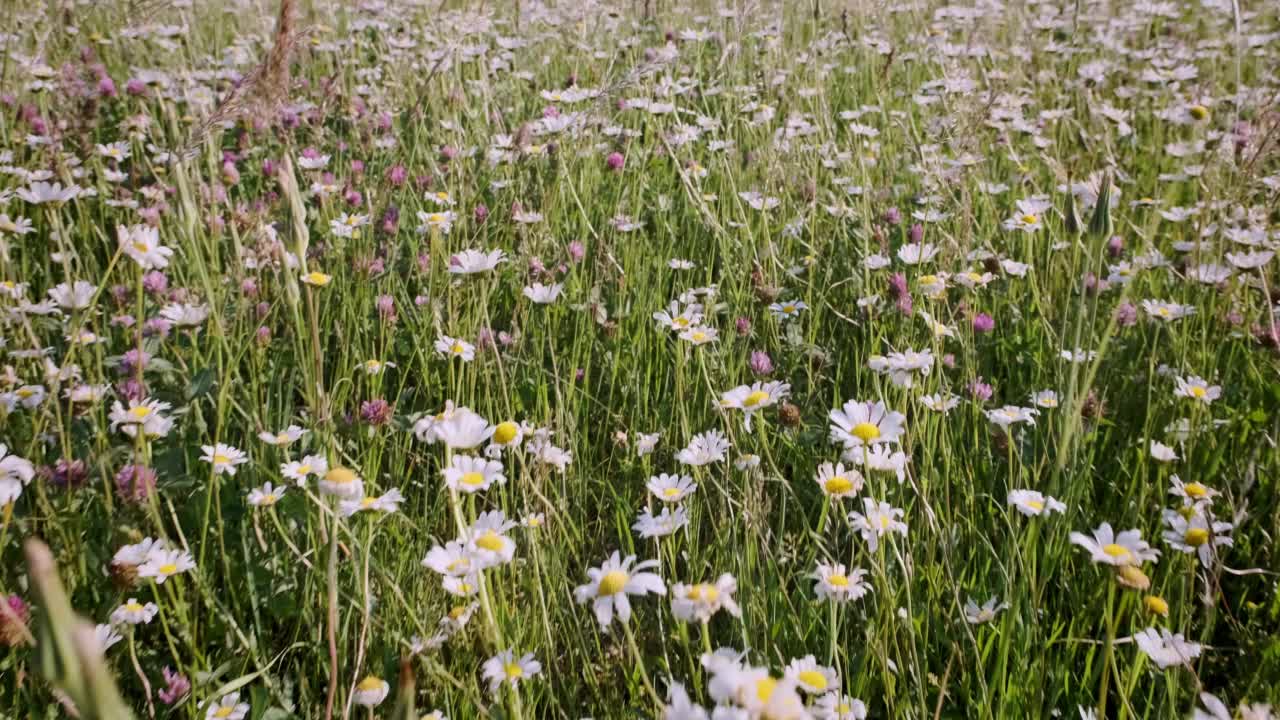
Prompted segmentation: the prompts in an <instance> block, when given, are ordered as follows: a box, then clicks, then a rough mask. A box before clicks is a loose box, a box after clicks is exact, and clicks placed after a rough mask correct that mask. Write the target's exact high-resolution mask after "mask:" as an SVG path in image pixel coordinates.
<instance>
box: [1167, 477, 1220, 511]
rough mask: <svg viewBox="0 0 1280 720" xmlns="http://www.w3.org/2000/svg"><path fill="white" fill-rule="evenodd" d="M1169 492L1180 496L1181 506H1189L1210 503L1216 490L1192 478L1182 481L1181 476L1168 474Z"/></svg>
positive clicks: (1216, 493)
mask: <svg viewBox="0 0 1280 720" xmlns="http://www.w3.org/2000/svg"><path fill="white" fill-rule="evenodd" d="M1169 494H1170V495H1176V496H1178V497H1180V498H1182V504H1183V506H1184V507H1189V506H1193V505H1196V506H1199V505H1208V504H1211V503H1212V502H1213V499H1214V498H1215V497H1217V495H1218V491H1217V490H1214V489H1213V488H1211V487H1208V486H1206V485H1204V484H1202V483H1199V482H1196V481H1194V480H1193V481H1191V482H1183V481H1182V478H1180V477H1178V476H1177V475H1176V474H1175V475H1170V476H1169Z"/></svg>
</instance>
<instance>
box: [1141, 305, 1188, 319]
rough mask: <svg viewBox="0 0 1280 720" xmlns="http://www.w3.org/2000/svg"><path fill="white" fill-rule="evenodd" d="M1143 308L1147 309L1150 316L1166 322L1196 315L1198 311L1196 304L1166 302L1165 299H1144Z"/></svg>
mask: <svg viewBox="0 0 1280 720" xmlns="http://www.w3.org/2000/svg"><path fill="white" fill-rule="evenodd" d="M1142 309H1143V310H1145V311H1146V313H1147V315H1148V316H1150V317H1153V318H1155V319H1157V320H1163V321H1165V322H1171V321H1173V320H1180V319H1182V318H1184V317H1187V316H1189V315H1194V314H1195V312H1196V308H1195V306H1194V305H1180V304H1178V303H1176V302H1165V301H1164V300H1143V301H1142Z"/></svg>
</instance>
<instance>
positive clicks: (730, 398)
mask: <svg viewBox="0 0 1280 720" xmlns="http://www.w3.org/2000/svg"><path fill="white" fill-rule="evenodd" d="M790 394H791V385H790V384H788V383H784V382H778V381H776V380H773V381H770V382H764V383H759V382H758V383H753V384H751V385H739V386H738V387H736V388H734V389H732V390H730V391H728V392H726V393H723V394H721V396H720V407H722V408H731V409H735V410H741V411H743V413H744V418H743V421H742V425H743V427H745V428H746V430H747V432H751V416H752V415H754V414H755V413H756V412H757V411H759V410H762V409H764V408H767V407H769V406H770V405H773V404H774V403H776V402H778V401H779V400H782V399H783V398H785V397H787V396H788V395H790Z"/></svg>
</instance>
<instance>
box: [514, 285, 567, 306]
mask: <svg viewBox="0 0 1280 720" xmlns="http://www.w3.org/2000/svg"><path fill="white" fill-rule="evenodd" d="M562 290H564V285H563V284H561V283H555V284H553V285H543V284H542V283H534V284H532V285H530V286H528V287H526V288H525V289H524V296H525V297H527V298H529V300H530V302H533V303H535V304H537V305H550V304H551V303H553V302H555V301H556V298H558V297H560V292H561V291H562Z"/></svg>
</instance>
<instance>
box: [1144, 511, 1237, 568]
mask: <svg viewBox="0 0 1280 720" xmlns="http://www.w3.org/2000/svg"><path fill="white" fill-rule="evenodd" d="M1162 515H1163V518H1164V523H1165V525H1166V526H1167V527H1168V529H1167V530H1165V532H1164V541H1165V542H1166V543H1168V544H1169V547H1172V548H1173V549H1174V550H1177V551H1178V552H1182V553H1188V554H1189V553H1195V554H1196V555H1197V556H1198V557H1199V558H1200V565H1201V566H1202V567H1206V568H1207V567H1209V566H1211V565H1212V564H1213V556H1214V550H1215V548H1220V547H1230V546H1231V545H1233V544H1234V542H1233V541H1232V539H1231V534H1230V533H1231V531H1232V530H1233V529H1235V528H1234V526H1233V525H1232V524H1231V523H1229V522H1220V521H1214V520H1213V519H1212V516H1209V515H1206V513H1205V512H1203V511H1198V510H1197V509H1195V508H1190V509H1188V511H1186V512H1185V513H1183V512H1178V511H1176V510H1165V511H1164V513H1163V514H1162Z"/></svg>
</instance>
